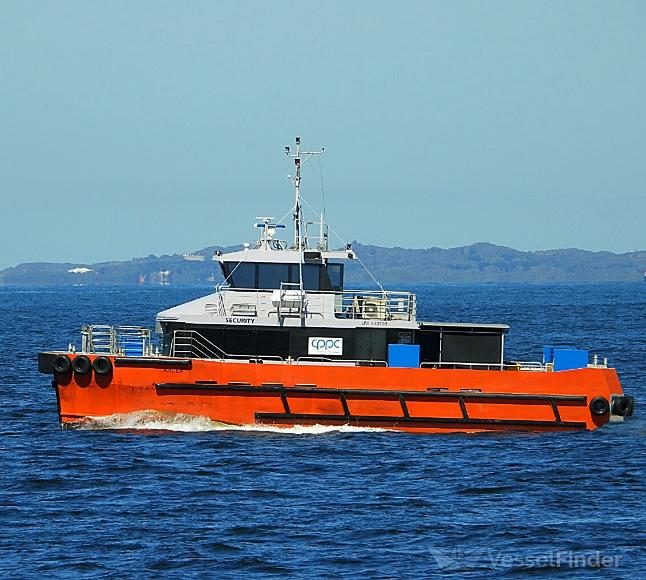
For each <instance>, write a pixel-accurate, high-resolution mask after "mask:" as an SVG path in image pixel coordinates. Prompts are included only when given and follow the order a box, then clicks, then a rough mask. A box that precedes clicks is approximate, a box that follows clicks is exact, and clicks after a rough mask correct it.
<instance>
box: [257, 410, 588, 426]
mask: <svg viewBox="0 0 646 580" xmlns="http://www.w3.org/2000/svg"><path fill="white" fill-rule="evenodd" d="M256 421H258V422H259V423H263V422H268V423H295V422H298V421H310V422H316V423H334V424H339V425H348V424H352V425H362V426H373V427H375V426H391V427H398V426H403V425H410V426H413V427H415V426H417V427H424V426H426V427H430V426H432V425H433V424H437V425H442V426H445V425H456V426H460V427H464V426H473V427H487V426H496V427H549V428H552V429H554V428H556V429H585V427H586V424H585V423H583V422H579V421H561V422H555V421H531V420H522V419H458V418H452V417H376V416H375V417H373V416H371V415H350V416H348V417H346V416H345V415H316V414H306V413H305V414H289V415H288V414H284V413H256Z"/></svg>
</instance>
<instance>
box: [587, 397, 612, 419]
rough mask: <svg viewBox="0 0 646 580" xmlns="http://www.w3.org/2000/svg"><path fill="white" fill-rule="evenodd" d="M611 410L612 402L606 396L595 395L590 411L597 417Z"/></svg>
mask: <svg viewBox="0 0 646 580" xmlns="http://www.w3.org/2000/svg"><path fill="white" fill-rule="evenodd" d="M608 411H610V403H609V402H608V399H606V398H605V397H595V398H594V399H592V401H590V412H591V413H592V414H593V415H596V416H597V417H601V416H602V415H607V414H608Z"/></svg>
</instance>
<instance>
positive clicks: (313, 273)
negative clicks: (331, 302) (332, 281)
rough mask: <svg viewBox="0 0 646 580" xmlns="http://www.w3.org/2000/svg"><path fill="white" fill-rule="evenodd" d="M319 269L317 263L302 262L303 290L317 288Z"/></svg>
mask: <svg viewBox="0 0 646 580" xmlns="http://www.w3.org/2000/svg"><path fill="white" fill-rule="evenodd" d="M319 269H320V266H319V265H318V264H303V290H318V289H319ZM297 276H298V273H297Z"/></svg>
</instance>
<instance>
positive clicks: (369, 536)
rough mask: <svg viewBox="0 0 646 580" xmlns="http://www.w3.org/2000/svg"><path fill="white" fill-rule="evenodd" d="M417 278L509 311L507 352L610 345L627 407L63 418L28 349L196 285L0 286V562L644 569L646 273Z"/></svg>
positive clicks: (338, 572)
mask: <svg viewBox="0 0 646 580" xmlns="http://www.w3.org/2000/svg"><path fill="white" fill-rule="evenodd" d="M415 290H416V291H417V292H418V295H419V309H420V315H421V316H420V317H423V318H426V319H432V320H451V321H456V320H457V321H465V320H468V321H471V320H476V321H480V322H507V323H509V324H511V325H512V329H511V332H510V334H509V336H508V339H507V358H511V359H522V360H539V359H540V358H541V353H542V346H543V345H546V344H550V345H572V346H580V347H583V348H589V349H590V350H591V351H592V352H596V353H599V355H600V356H607V357H608V358H609V362H610V364H612V365H614V366H616V367H617V368H618V370H619V373H620V377H621V379H622V382H623V385H624V388H625V390H626V391H627V392H628V393H629V394H633V395H634V396H635V398H636V400H637V409H636V416H635V417H632V418H631V419H630V420H628V421H626V422H625V423H623V424H613V425H608V426H606V427H604V428H602V429H599V430H597V431H594V432H580V433H553V434H513V433H512V434H484V435H473V434H472V435H464V434H457V435H409V434H405V433H392V432H381V431H371V430H363V431H362V430H353V429H322V428H317V427H313V428H303V429H292V430H291V431H287V432H277V431H276V430H264V431H263V430H231V429H222V428H221V427H218V426H216V425H213V424H211V423H210V422H208V421H204V420H195V419H191V418H188V417H184V418H182V417H179V418H175V419H174V420H173V421H170V420H166V422H164V420H163V419H160V418H159V417H150V416H133V417H130V418H129V420H127V421H125V422H123V423H121V424H115V423H112V424H111V423H107V424H105V425H104V427H108V428H105V429H98V428H97V429H95V430H84V431H62V430H60V429H59V426H58V423H57V417H56V400H55V396H54V392H53V390H52V388H51V386H50V377H48V376H46V375H41V374H38V372H37V365H36V355H37V353H38V351H40V350H48V349H53V348H66V347H67V344H68V343H69V342H76V343H77V344H78V342H79V334H78V330H79V327H80V325H81V324H82V323H85V322H93V323H101V322H110V323H117V324H141V325H152V321H153V319H154V315H155V313H156V312H157V311H159V310H162V309H163V308H165V307H168V306H171V305H174V304H177V303H180V302H183V301H186V300H189V299H191V298H194V297H197V296H199V295H202V294H204V293H206V289H199V288H174V287H159V288H152V287H148V288H135V289H128V288H92V287H74V288H15V287H13V288H12V287H0V301H1V304H2V306H1V308H0V337H1V338H2V342H1V344H2V346H1V357H2V359H1V365H0V386H1V389H2V395H3V398H2V423H1V424H0V431H1V434H2V439H1V440H0V530H1V532H2V533H1V534H0V575H2V576H3V577H8V576H11V577H31V576H42V575H44V576H45V577H92V578H130V577H133V578H137V577H187V578H204V577H218V578H233V577H239V576H243V575H245V576H246V575H248V576H258V577H264V576H281V577H282V576H285V577H294V578H300V577H315V576H316V577H318V576H323V577H332V576H342V577H349V578H352V577H358V578H419V577H424V578H426V577H438V578H447V577H449V578H450V577H455V578H488V577H500V576H507V577H510V578H518V577H525V576H528V577H548V576H549V577H552V576H559V577H563V578H571V577H575V578H588V577H590V578H597V577H601V576H603V577H612V578H619V577H625V578H634V577H639V576H642V575H643V570H644V569H646V554H645V545H646V544H645V539H646V536H645V532H646V526H645V515H644V514H645V513H646V509H645V508H646V505H645V501H644V475H645V470H644V463H645V462H644V458H645V453H644V437H645V436H646V423H645V420H644V416H643V411H642V403H643V401H644V400H645V397H646V380H645V378H644V371H645V369H646V363H645V360H644V359H645V355H646V285H644V284H616V285H569V286H520V285H519V286H511V285H510V286H506V285H487V286H475V285H472V286H448V285H432V286H424V287H417V288H415ZM96 427H99V425H97V426H96ZM117 427H120V428H117Z"/></svg>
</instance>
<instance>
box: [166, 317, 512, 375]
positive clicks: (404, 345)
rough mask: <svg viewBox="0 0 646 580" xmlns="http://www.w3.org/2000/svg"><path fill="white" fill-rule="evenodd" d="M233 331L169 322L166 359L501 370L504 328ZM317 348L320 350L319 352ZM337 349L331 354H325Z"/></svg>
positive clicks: (247, 325) (237, 327) (242, 327)
mask: <svg viewBox="0 0 646 580" xmlns="http://www.w3.org/2000/svg"><path fill="white" fill-rule="evenodd" d="M232 322H233V323H232V324H227V325H199V324H198V325H195V324H186V323H181V322H165V323H163V326H164V335H165V341H164V342H165V354H174V355H176V356H193V357H198V358H229V357H232V358H254V359H256V358H257V359H262V358H263V357H267V358H274V359H278V358H279V359H283V360H287V359H288V358H289V359H291V360H296V361H298V360H301V361H310V362H316V361H321V362H352V363H354V364H358V365H369V366H393V367H409V368H417V367H420V366H421V367H429V368H470V369H500V368H502V366H503V359H504V337H505V334H506V332H507V330H508V328H509V327H508V326H507V325H504V324H481V325H473V324H459V323H439V322H423V323H420V324H418V325H417V328H410V329H407V328H396V327H375V326H365V327H364V326H354V327H342V326H340V327H334V328H331V327H307V326H306V327H302V326H286V327H276V326H272V327H263V326H255V325H254V323H253V322H252V319H249V318H244V317H240V319H239V320H237V321H232ZM317 344H318V345H319V346H317ZM325 345H331V348H324V346H325Z"/></svg>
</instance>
